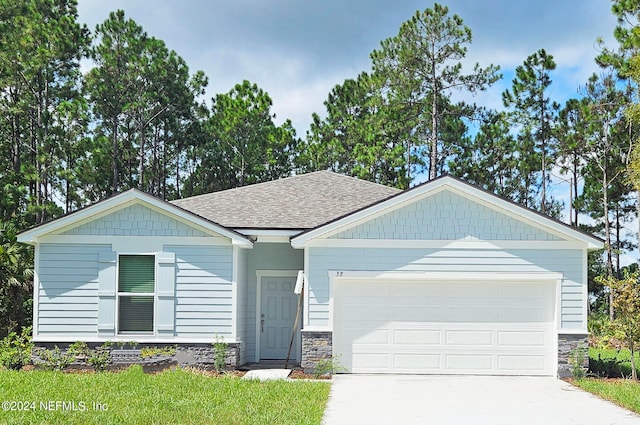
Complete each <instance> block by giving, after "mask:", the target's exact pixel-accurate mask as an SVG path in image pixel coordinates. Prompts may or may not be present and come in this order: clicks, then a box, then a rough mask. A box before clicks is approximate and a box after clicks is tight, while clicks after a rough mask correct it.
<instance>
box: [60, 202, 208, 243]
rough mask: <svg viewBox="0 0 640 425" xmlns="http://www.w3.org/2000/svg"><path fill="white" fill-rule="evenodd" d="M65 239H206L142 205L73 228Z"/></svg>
mask: <svg viewBox="0 0 640 425" xmlns="http://www.w3.org/2000/svg"><path fill="white" fill-rule="evenodd" d="M62 234H63V235H118V236H206V235H205V233H204V232H202V231H200V230H198V229H194V228H193V227H191V226H188V225H186V224H184V223H181V222H180V221H178V220H175V219H173V218H171V217H168V216H167V215H165V214H162V213H159V212H157V211H154V210H152V209H151V208H147V207H145V206H142V205H138V204H136V205H131V206H129V207H126V208H122V209H121V210H118V211H116V212H114V213H111V214H108V215H105V216H103V217H100V218H98V219H96V220H92V221H89V222H87V223H84V224H81V225H79V226H76V227H73V228H71V229H69V230H67V231H66V232H64V233H62Z"/></svg>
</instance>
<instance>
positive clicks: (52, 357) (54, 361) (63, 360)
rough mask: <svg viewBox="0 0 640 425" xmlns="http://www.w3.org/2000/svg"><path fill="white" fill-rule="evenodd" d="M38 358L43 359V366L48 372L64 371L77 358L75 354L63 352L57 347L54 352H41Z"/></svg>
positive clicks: (44, 350)
mask: <svg viewBox="0 0 640 425" xmlns="http://www.w3.org/2000/svg"><path fill="white" fill-rule="evenodd" d="M38 357H40V358H41V359H42V364H41V366H42V367H44V368H45V369H47V370H64V369H66V368H67V367H69V365H70V364H71V363H73V361H74V360H75V358H76V356H75V354H73V353H69V352H68V350H61V349H60V347H58V346H57V345H55V346H54V347H53V349H52V350H47V349H42V350H40V351H39V352H38Z"/></svg>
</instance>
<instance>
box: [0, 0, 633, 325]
mask: <svg viewBox="0 0 640 425" xmlns="http://www.w3.org/2000/svg"><path fill="white" fill-rule="evenodd" d="M613 4H614V6H613V13H614V14H616V16H617V17H618V18H619V25H618V27H617V28H616V29H615V35H616V39H617V42H618V46H615V47H610V46H604V45H603V44H602V43H601V52H600V53H599V54H598V56H597V57H596V58H595V60H596V61H597V62H598V64H600V65H601V72H600V73H599V74H597V75H594V76H592V77H591V78H590V79H589V80H588V81H585V82H584V85H583V86H582V87H580V89H579V95H578V96H576V98H574V99H570V100H568V101H566V102H565V103H564V104H559V103H558V102H556V101H554V100H553V99H552V97H551V92H552V90H551V89H550V87H552V84H553V71H554V69H555V67H556V63H555V61H554V58H553V56H552V55H551V54H550V53H548V52H546V51H545V50H544V49H542V48H541V49H540V50H538V51H536V52H532V54H531V55H530V56H529V57H527V58H525V59H524V61H523V63H522V65H520V66H519V67H517V69H516V70H515V76H514V79H513V81H512V85H511V88H509V89H508V90H506V91H505V92H504V93H503V95H502V98H503V104H504V108H503V109H501V110H494V109H490V108H487V107H484V106H482V105H476V104H472V103H469V102H464V101H455V100H454V99H455V98H459V97H461V96H460V95H459V93H462V94H463V95H464V94H466V93H469V94H473V93H475V92H478V91H482V90H487V89H488V88H489V87H491V85H492V84H494V83H495V82H496V81H498V80H499V79H500V78H502V76H501V74H500V69H499V67H498V66H496V65H493V64H488V65H487V64H485V65H480V64H475V65H473V66H469V65H468V64H467V63H466V62H465V57H466V55H467V51H468V49H469V48H470V46H471V43H472V31H471V29H470V28H469V27H467V26H466V25H465V24H464V21H463V19H462V18H461V17H460V16H458V15H456V14H453V13H451V12H450V11H449V9H448V8H447V7H446V6H442V5H439V4H434V6H433V7H432V8H428V9H425V10H424V11H417V12H416V13H415V15H414V16H413V17H411V18H410V19H409V20H408V21H406V22H405V23H403V24H402V26H401V27H400V29H399V31H398V34H397V35H396V36H394V37H390V38H388V39H386V40H383V41H382V42H381V43H380V46H379V47H378V48H377V49H376V50H374V51H373V52H371V55H370V57H371V68H370V70H368V71H363V72H362V73H360V74H359V75H357V76H354V78H350V79H347V80H345V81H344V82H343V83H341V84H338V85H337V86H335V87H334V88H333V89H332V90H331V92H330V93H329V94H328V97H327V100H326V101H325V102H324V106H325V108H326V111H325V112H324V113H322V114H320V113H317V114H314V115H313V122H312V124H311V126H310V128H309V130H308V131H307V133H306V135H305V136H304V137H299V136H298V135H297V134H296V132H295V130H294V127H293V124H292V123H291V121H290V120H285V121H284V123H283V124H280V125H276V123H275V121H274V120H275V115H274V113H273V112H272V110H271V109H272V106H273V102H272V99H271V98H270V96H269V94H268V93H267V92H265V91H264V90H263V89H261V88H260V87H258V86H257V85H256V84H253V83H251V82H249V81H240V82H239V83H238V84H237V85H235V86H234V87H232V88H231V89H230V90H229V92H227V93H223V94H216V95H215V96H213V98H212V99H210V101H209V102H207V101H205V93H206V88H207V85H208V78H207V76H206V75H205V74H204V72H202V71H196V72H191V71H190V69H189V67H188V65H187V63H186V62H185V60H184V59H183V58H182V57H180V55H179V54H178V53H176V52H175V51H173V50H170V49H169V48H168V47H167V46H166V44H165V43H164V42H163V41H162V40H159V39H157V38H155V37H153V36H152V35H149V34H147V33H146V32H145V31H144V29H143V28H142V27H141V26H140V25H139V24H137V23H136V22H135V21H134V20H132V19H130V18H128V17H126V16H125V12H124V11H122V10H117V11H114V12H112V13H110V14H109V16H108V17H107V19H106V20H105V21H104V22H103V23H101V24H99V25H97V26H96V28H95V29H93V30H92V31H91V30H89V28H87V27H86V25H83V24H81V23H80V22H79V21H78V12H77V2H76V1H75V0H23V1H20V2H14V1H6V0H0V152H2V153H3V155H0V187H1V188H2V190H1V191H0V292H1V293H0V318H1V320H0V322H1V323H0V334H2V333H4V332H6V330H7V329H11V328H14V327H17V326H19V325H22V324H24V323H27V322H28V320H29V309H30V308H31V307H30V302H31V301H30V296H29V293H30V291H31V288H30V282H31V276H30V273H29V272H28V270H29V269H30V264H31V261H32V260H31V258H32V257H31V255H32V254H31V253H30V252H29V250H28V249H27V248H24V247H17V246H16V244H15V233H16V229H24V228H28V227H30V226H33V225H37V224H40V223H43V222H45V221H47V220H50V219H52V218H55V217H58V216H60V215H62V214H65V213H67V212H70V211H73V210H76V209H78V208H80V207H83V206H85V205H87V204H90V203H92V202H95V201H97V200H100V199H103V198H105V197H108V196H110V195H112V194H115V193H118V192H121V191H123V190H126V189H129V188H138V189H141V190H143V191H146V192H148V193H151V194H153V195H156V196H159V197H161V198H163V199H168V200H171V199H176V198H182V197H186V196H191V195H197V194H201V193H207V192H212V191H217V190H223V189H228V188H233V187H239V186H244V185H248V184H253V183H258V182H263V181H269V180H273V179H278V178H281V177H285V176H289V175H291V174H294V173H304V172H309V171H315V170H321V169H328V170H333V171H336V172H340V173H344V174H347V175H352V176H357V177H359V178H362V179H367V180H371V181H375V182H378V183H382V184H386V185H390V186H395V187H398V188H407V187H409V186H411V185H412V184H413V182H415V180H416V179H417V178H422V179H424V178H426V179H433V178H435V177H437V176H439V175H441V174H443V173H449V174H452V175H455V176H459V177H461V178H463V179H464V180H466V181H469V182H471V183H474V184H477V185H479V186H480V187H483V188H484V189H486V190H488V191H491V192H494V193H496V194H499V195H501V196H504V197H506V198H509V199H511V200H513V201H515V202H518V203H520V204H522V205H525V206H527V207H530V208H533V209H535V210H538V211H540V212H542V213H545V214H548V215H550V216H552V217H555V218H561V211H562V209H563V205H562V203H561V202H560V201H559V200H557V199H555V198H554V196H553V191H552V190H550V185H551V184H552V182H557V178H561V179H565V180H567V181H568V182H569V185H570V187H571V196H570V200H569V203H570V205H569V207H570V217H568V219H567V220H568V221H569V222H570V223H571V224H572V225H574V226H581V227H583V228H585V229H587V230H589V231H593V232H595V233H597V234H599V235H601V236H602V237H603V238H604V239H605V240H606V247H607V248H606V250H605V254H604V255H600V256H597V255H596V256H594V257H593V261H592V264H593V267H592V270H593V273H592V274H593V275H596V274H603V273H604V274H607V275H610V276H611V275H617V276H620V273H621V268H622V266H621V260H620V256H621V253H623V252H624V251H625V250H628V249H630V248H633V247H634V245H635V240H636V239H635V237H630V236H629V234H628V232H627V231H625V225H626V224H628V223H629V222H630V221H632V220H633V219H634V218H635V217H636V215H637V212H636V208H638V203H637V196H636V192H635V191H636V190H638V189H640V185H639V184H638V183H637V182H638V179H636V180H633V179H632V178H630V176H634V174H633V172H630V171H629V169H633V167H634V166H635V167H636V168H637V167H638V163H639V161H638V160H637V158H639V157H640V154H639V153H638V152H640V150H638V149H635V150H634V147H635V144H634V143H635V140H636V139H637V135H638V124H637V122H638V121H639V120H638V119H637V118H635V116H634V115H633V114H632V113H631V111H632V108H629V105H633V104H634V103H637V97H638V83H637V82H638V78H635V77H634V74H633V70H634V69H638V67H635V68H634V58H635V57H636V56H637V49H638V46H640V40H639V39H638V36H637V34H636V33H637V20H638V16H639V13H640V5H639V4H638V1H637V0H616V1H614V2H613ZM81 61H87V62H88V63H90V64H91V67H90V69H89V70H88V71H87V72H82V70H81V66H80V64H81ZM463 63H464V66H463ZM462 97H465V96H462ZM639 115H640V114H636V116H639ZM634 155H636V156H634ZM634 158H635V159H634ZM639 174H640V172H639ZM554 176H555V177H554ZM585 216H588V217H590V219H589V220H588V222H587V221H585V222H582V221H584V220H582V217H585ZM590 282H591V288H590V289H591V290H592V292H593V293H594V294H595V295H596V298H597V300H598V303H596V304H597V305H596V306H595V308H601V309H606V308H608V306H609V305H610V303H609V300H608V298H607V295H606V294H607V293H608V292H607V289H606V287H605V286H603V285H598V284H597V283H596V282H595V280H593V279H591V280H590Z"/></svg>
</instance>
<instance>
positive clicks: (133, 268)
mask: <svg viewBox="0 0 640 425" xmlns="http://www.w3.org/2000/svg"><path fill="white" fill-rule="evenodd" d="M154 291H155V257H154V256H153V255H121V256H120V258H119V264H118V292H121V293H149V294H153V293H154ZM118 298H119V305H120V306H119V308H118V329H119V332H123V333H127V332H128V333H140V332H153V310H154V308H153V300H154V297H153V296H128V295H120V296H119V297H118Z"/></svg>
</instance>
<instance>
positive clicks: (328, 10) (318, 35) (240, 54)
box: [78, 0, 636, 231]
mask: <svg viewBox="0 0 640 425" xmlns="http://www.w3.org/2000/svg"><path fill="white" fill-rule="evenodd" d="M440 3H441V4H444V5H447V6H448V7H449V9H450V11H451V13H455V14H458V15H460V16H461V17H462V18H463V20H464V23H465V24H466V25H467V26H469V27H470V28H471V30H472V33H473V42H472V43H471V45H469V46H468V54H467V63H468V64H469V65H472V64H473V63H475V62H479V63H480V65H482V66H487V65H489V64H495V65H499V66H500V67H501V72H502V73H503V74H504V78H503V79H502V80H501V81H499V82H498V83H496V84H495V85H494V86H493V87H491V88H490V89H489V90H488V91H487V92H483V93H480V94H479V95H477V96H476V97H475V98H470V99H468V100H471V101H473V102H475V103H477V104H478V105H483V106H487V107H492V108H497V109H501V108H502V97H501V94H502V92H503V91H504V90H505V89H507V88H510V87H511V80H512V78H513V74H514V70H515V68H516V67H517V66H518V65H521V64H522V62H523V61H524V60H525V59H526V57H527V56H529V55H530V54H532V53H534V52H535V51H537V50H538V49H540V48H544V49H545V50H546V51H547V52H548V53H550V54H551V55H553V56H554V58H555V61H556V63H557V69H556V70H555V71H554V72H553V73H552V78H553V84H552V86H551V91H550V95H551V97H552V99H553V100H555V101H558V102H559V103H561V104H564V102H565V101H566V100H567V99H569V98H571V97H576V96H577V89H578V87H579V86H581V85H583V84H584V83H585V81H586V80H587V78H588V77H589V76H590V75H591V74H592V73H594V72H598V71H599V70H598V67H597V65H596V64H595V62H594V60H593V59H594V57H595V56H596V55H597V54H598V50H597V44H596V40H597V39H598V38H599V37H601V38H603V39H604V41H605V44H606V45H607V46H610V47H615V42H614V39H613V36H612V33H613V29H614V27H615V25H616V20H615V18H614V16H613V15H612V13H611V1H610V0H538V1H531V0H448V1H441V2H440ZM427 7H433V2H431V1H429V2H423V1H416V0H323V1H319V0H315V1H309V0H307V1H305V0H233V1H222V0H187V1H182V2H178V1H176V0H171V1H170V0H154V1H150V0H109V1H104V0H79V1H78V10H79V15H80V16H79V19H80V21H81V22H83V23H86V24H87V25H88V26H89V28H90V29H91V30H93V29H94V28H95V26H96V24H98V23H101V22H103V21H104V20H105V19H106V18H107V17H108V14H109V12H110V11H113V10H116V9H123V10H124V11H125V14H126V16H127V17H129V18H132V19H134V20H135V21H136V22H137V23H138V24H140V25H142V27H143V28H144V29H145V31H147V33H148V34H149V35H152V36H154V37H156V38H159V39H162V40H164V42H165V43H166V44H167V45H168V47H169V48H171V49H173V50H175V51H176V52H177V53H178V54H180V55H181V56H182V57H183V58H184V59H185V60H186V61H187V63H188V65H189V67H190V69H191V71H192V73H193V72H195V71H196V70H203V71H204V72H205V73H206V75H207V76H208V77H209V87H208V90H207V94H206V99H207V100H208V99H210V98H211V97H213V96H214V95H215V94H217V93H226V92H228V91H229V90H230V89H231V88H232V87H233V86H234V85H235V84H236V83H238V82H241V81H242V80H244V79H247V80H249V81H251V82H253V83H256V84H258V85H259V86H260V87H261V88H262V89H264V90H266V91H267V92H268V93H269V94H270V96H271V98H272V99H273V111H274V112H275V113H276V115H277V118H276V122H278V123H280V122H282V121H283V120H284V119H286V118H289V119H291V120H292V122H293V125H294V127H295V128H296V129H297V132H298V135H299V136H300V137H304V135H305V133H306V131H307V129H308V126H309V123H310V122H311V114H312V113H313V112H317V113H319V114H320V115H324V105H323V102H324V100H325V99H326V97H327V95H328V93H329V91H330V90H331V89H332V88H333V87H334V86H335V85H336V84H341V83H342V82H344V80H345V79H347V78H354V77H355V76H357V75H358V73H360V72H362V71H367V70H369V69H370V66H371V62H370V59H369V54H370V53H371V51H372V50H374V49H376V48H378V47H379V45H380V42H381V41H382V40H384V39H386V38H388V37H392V36H394V35H396V34H397V32H398V29H399V28H400V25H401V24H402V22H404V21H406V20H408V19H410V18H411V17H412V16H413V14H414V13H415V12H416V11H417V10H424V9H425V8H427ZM551 190H552V192H553V194H554V196H555V197H557V198H560V199H566V198H567V197H568V191H569V189H568V185H567V184H566V183H563V182H561V181H560V180H557V179H556V181H555V182H554V185H553V186H552V188H551ZM566 214H568V211H566V213H565V215H566ZM630 226H631V227H629V229H628V230H629V231H633V230H635V228H636V224H635V223H633V224H632V225H630Z"/></svg>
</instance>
